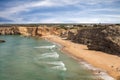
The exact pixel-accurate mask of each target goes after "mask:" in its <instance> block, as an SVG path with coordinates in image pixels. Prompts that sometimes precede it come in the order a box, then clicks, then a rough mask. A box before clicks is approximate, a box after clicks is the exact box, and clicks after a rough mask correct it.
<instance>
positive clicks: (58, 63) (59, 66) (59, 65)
mask: <svg viewBox="0 0 120 80" xmlns="http://www.w3.org/2000/svg"><path fill="white" fill-rule="evenodd" d="M46 63H47V64H52V65H55V66H53V67H51V68H52V69H57V70H63V71H66V70H67V68H66V67H65V64H64V63H63V62H62V61H55V62H46Z"/></svg>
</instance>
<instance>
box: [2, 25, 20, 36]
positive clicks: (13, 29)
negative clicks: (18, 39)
mask: <svg viewBox="0 0 120 80" xmlns="http://www.w3.org/2000/svg"><path fill="white" fill-rule="evenodd" d="M13 34H20V33H19V31H18V28H17V27H0V35H13Z"/></svg>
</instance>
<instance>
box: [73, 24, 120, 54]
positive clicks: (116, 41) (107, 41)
mask: <svg viewBox="0 0 120 80" xmlns="http://www.w3.org/2000/svg"><path fill="white" fill-rule="evenodd" d="M73 41H74V42H77V43H81V44H86V45H87V46H88V49H91V50H98V51H104V52H107V53H112V54H120V26H107V27H102V28H95V29H83V30H79V31H78V33H77V34H76V35H75V37H74V39H73Z"/></svg>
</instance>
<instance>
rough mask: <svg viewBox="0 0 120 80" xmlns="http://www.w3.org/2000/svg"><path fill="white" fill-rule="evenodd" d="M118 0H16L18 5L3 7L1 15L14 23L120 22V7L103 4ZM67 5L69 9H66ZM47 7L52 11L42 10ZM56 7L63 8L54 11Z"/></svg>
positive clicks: (114, 4)
mask: <svg viewBox="0 0 120 80" xmlns="http://www.w3.org/2000/svg"><path fill="white" fill-rule="evenodd" d="M117 1H119V0H59V1H58V0H35V1H32V0H31V1H30V2H28V1H24V3H23V1H22V2H20V1H19V2H18V3H17V2H16V4H17V5H13V6H11V7H6V8H5V9H3V11H1V12H0V17H1V18H5V19H8V20H12V21H13V22H14V23H17V22H19V23H30V22H31V23H32V22H33V23H35V22H40V23H42V22H43V23H49V22H52V23H53V22H82V23H85V22H86V23H90V22H92V23H95V22H115V21H116V22H120V15H118V14H117V13H120V11H119V8H116V7H112V6H111V7H109V6H103V4H104V5H113V6H116V3H115V2H117ZM10 5H11V4H10ZM65 7H67V8H68V9H69V10H67V11H66V10H64V8H65ZM69 7H70V8H71V9H70V8H69ZM73 7H74V8H73ZM45 8H48V9H50V11H48V12H45V11H41V9H45ZM54 8H58V9H63V10H61V11H59V10H56V11H55V12H54ZM35 9H39V10H38V11H37V12H35V13H29V12H30V11H35ZM99 12H100V13H99ZM109 12H111V13H109ZM24 13H27V14H24ZM104 13H106V14H104ZM101 16H102V17H101ZM109 19H112V20H109Z"/></svg>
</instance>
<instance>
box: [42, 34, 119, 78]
mask: <svg viewBox="0 0 120 80" xmlns="http://www.w3.org/2000/svg"><path fill="white" fill-rule="evenodd" d="M44 38H47V39H49V40H51V41H53V42H56V43H59V44H61V45H62V46H63V50H64V51H66V52H68V53H69V54H71V55H73V56H75V57H77V58H81V59H83V60H85V61H86V62H88V63H90V64H91V65H93V66H95V67H97V68H101V69H103V70H105V71H106V72H107V73H108V74H109V75H111V76H113V77H114V78H117V77H118V76H120V57H118V56H115V55H110V54H106V53H104V52H100V51H93V50H88V48H87V46H86V45H82V44H77V43H73V42H71V41H68V40H63V39H61V38H60V37H57V36H52V35H49V36H44Z"/></svg>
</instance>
